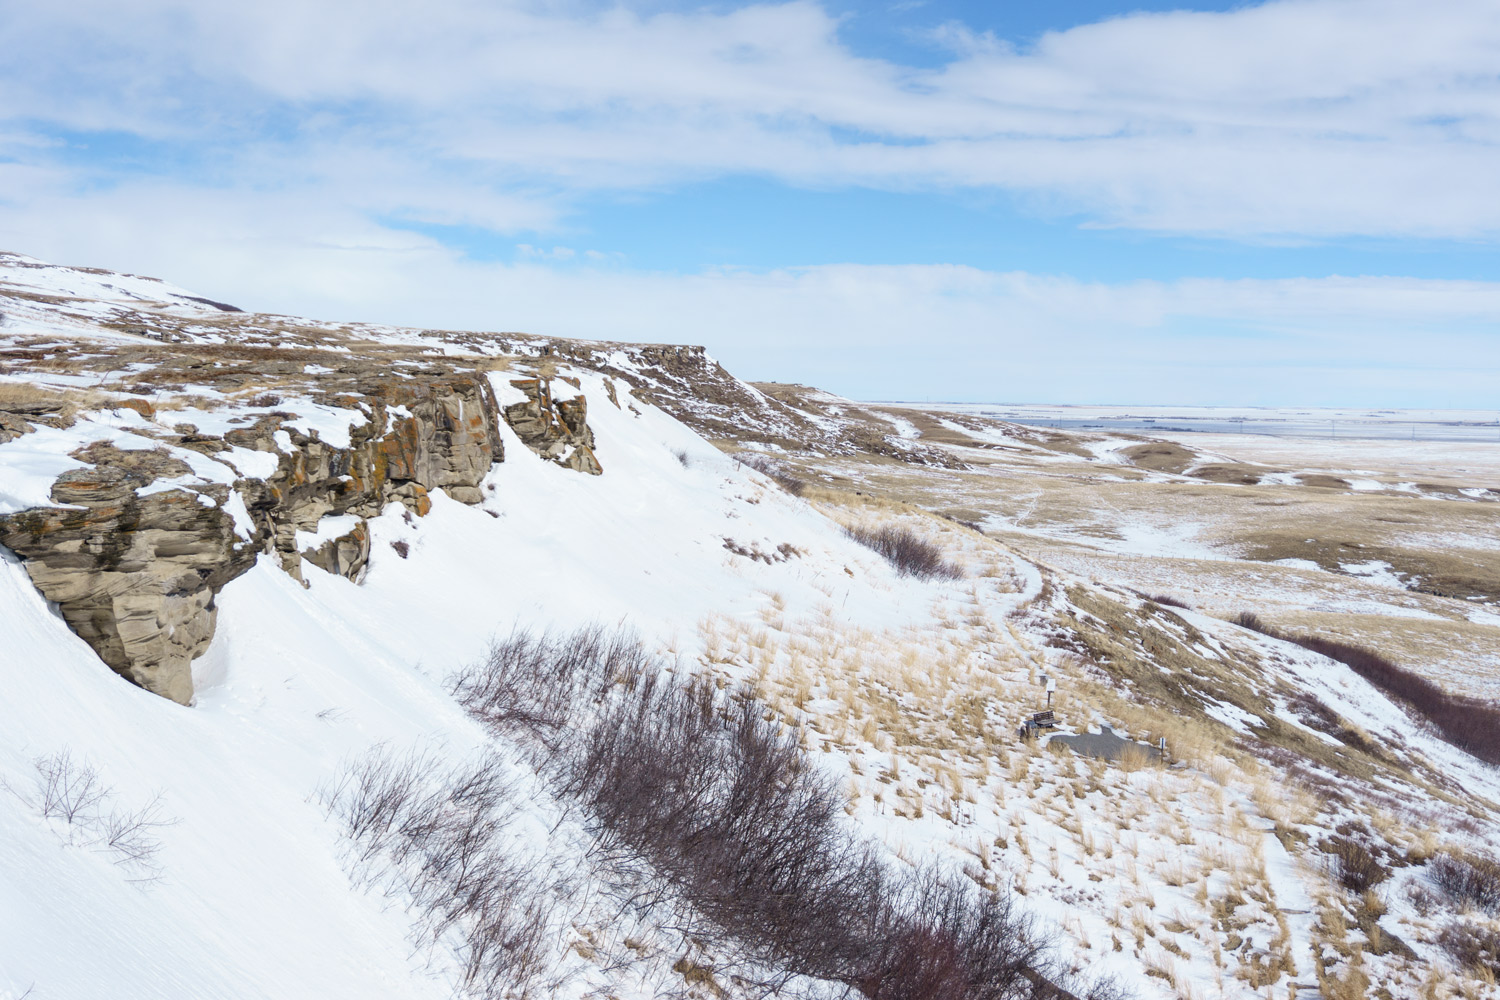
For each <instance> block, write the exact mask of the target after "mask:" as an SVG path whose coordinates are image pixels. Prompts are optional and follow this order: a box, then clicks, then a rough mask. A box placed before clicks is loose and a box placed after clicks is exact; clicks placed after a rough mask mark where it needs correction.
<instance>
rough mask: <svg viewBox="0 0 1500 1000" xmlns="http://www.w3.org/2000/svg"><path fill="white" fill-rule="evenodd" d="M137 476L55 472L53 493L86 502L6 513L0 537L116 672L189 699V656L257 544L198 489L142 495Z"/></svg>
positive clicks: (197, 650) (200, 646) (204, 639)
mask: <svg viewBox="0 0 1500 1000" xmlns="http://www.w3.org/2000/svg"><path fill="white" fill-rule="evenodd" d="M138 481H139V477H138V476H137V475H136V474H133V473H131V472H129V471H127V470H123V469H117V468H111V467H104V468H101V469H77V470H74V471H72V472H68V473H65V474H64V475H63V476H61V477H59V479H58V482H57V484H56V485H55V486H54V487H53V499H54V500H57V501H58V502H60V503H75V504H80V505H82V506H81V508H80V507H74V508H55V507H38V508H33V509H31V510H26V511H21V512H20V513H16V514H10V515H7V516H0V544H3V545H5V546H6V547H7V548H9V549H11V550H12V551H14V552H15V553H16V554H17V555H19V556H20V557H21V558H22V559H23V560H24V563H23V565H24V566H25V567H26V571H27V573H28V574H29V575H30V576H31V580H32V582H33V583H34V584H35V585H36V587H37V589H38V590H40V591H41V592H42V594H43V595H44V596H45V597H46V598H47V599H48V600H49V601H54V602H56V603H57V605H58V609H59V611H60V612H61V614H62V617H63V620H64V621H66V622H67V623H68V626H69V627H70V628H71V629H72V630H73V631H74V632H75V633H76V634H77V635H78V637H79V638H81V639H83V640H84V641H85V642H87V643H88V644H89V645H90V646H92V647H93V649H94V651H95V652H97V653H98V654H99V657H100V659H102V660H103V661H104V662H105V663H106V664H108V665H109V666H110V667H111V668H113V669H114V670H115V671H116V672H118V673H120V674H122V675H124V676H125V677H127V678H128V679H130V680H132V681H134V682H135V683H136V684H139V685H140V686H141V687H143V688H145V689H146V690H148V691H152V692H155V693H156V694H159V695H162V696H163V697H166V698H170V699H172V700H173V701H176V702H179V703H181V704H184V705H185V704H188V703H189V702H190V701H191V699H192V696H193V678H192V669H191V663H192V661H193V659H194V658H195V657H197V656H199V655H201V654H202V653H203V652H204V651H205V650H206V649H207V648H208V642H209V640H210V639H211V638H212V636H213V631H214V618H215V608H214V595H215V594H216V593H217V592H218V590H219V588H220V587H222V586H223V585H224V584H225V583H226V582H228V581H229V580H230V579H232V578H233V577H235V576H238V575H239V574H240V573H242V572H244V571H245V570H246V569H248V568H249V566H250V565H251V563H252V562H253V561H254V551H253V549H252V548H251V547H250V546H248V545H246V544H243V543H240V542H239V540H238V539H237V538H236V537H235V534H234V524H233V521H232V520H231V519H230V517H229V515H228V514H226V513H225V512H224V511H223V510H222V509H220V508H219V507H217V506H212V507H211V506H206V505H205V504H204V503H203V502H202V501H201V500H200V499H199V497H198V495H197V494H195V493H192V492H189V491H187V490H169V491H165V492H161V493H153V494H151V495H149V496H145V497H140V496H137V495H136V494H135V493H134V491H133V484H134V483H136V482H138Z"/></svg>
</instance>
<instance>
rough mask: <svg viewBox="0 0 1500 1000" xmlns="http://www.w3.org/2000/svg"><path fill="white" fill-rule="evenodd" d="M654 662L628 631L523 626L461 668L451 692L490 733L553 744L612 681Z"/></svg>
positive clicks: (597, 627) (624, 679)
mask: <svg viewBox="0 0 1500 1000" xmlns="http://www.w3.org/2000/svg"><path fill="white" fill-rule="evenodd" d="M651 665H652V664H651V661H650V657H648V656H647V655H646V653H645V651H644V650H643V649H641V645H640V642H639V641H638V640H637V639H636V638H635V636H634V635H632V634H630V633H628V632H625V631H616V632H608V631H606V630H605V628H604V627H603V626H601V625H592V626H588V627H586V628H582V629H579V630H577V631H575V632H572V633H568V634H565V635H556V634H553V633H550V632H544V633H541V634H537V633H533V632H531V631H529V630H526V629H518V630H517V631H515V632H513V633H512V634H511V635H510V637H509V638H507V639H505V640H504V641H497V642H495V643H493V644H492V645H491V646H490V649H489V651H488V652H487V653H486V654H485V656H484V658H483V659H481V660H480V661H479V662H477V663H474V664H471V665H470V666H468V667H466V668H464V669H463V670H461V671H459V672H458V673H457V674H455V675H454V676H453V678H452V679H451V680H450V681H449V690H451V691H452V692H453V695H454V696H455V697H456V698H457V699H458V700H459V702H460V703H461V704H462V705H463V706H464V708H465V709H467V710H468V712H469V714H471V715H473V716H474V717H475V718H477V719H479V720H480V721H481V722H483V723H484V724H485V725H486V726H488V727H489V728H490V729H491V730H492V731H495V732H496V733H499V734H501V735H507V736H516V735H528V736H531V737H534V738H538V739H541V740H542V741H543V742H544V743H547V744H548V745H553V744H555V743H557V742H558V737H559V735H560V733H561V730H563V728H564V727H565V726H567V725H568V724H569V723H572V722H577V721H578V715H579V713H580V712H581V710H582V709H584V708H585V707H586V706H590V705H592V704H593V703H594V702H595V701H597V699H598V698H600V697H601V696H602V695H603V693H604V691H605V689H606V688H608V686H609V685H610V684H612V683H618V682H624V681H628V680H631V679H633V678H635V677H637V676H638V675H639V674H641V673H642V672H644V671H645V670H646V669H647V667H649V666H651Z"/></svg>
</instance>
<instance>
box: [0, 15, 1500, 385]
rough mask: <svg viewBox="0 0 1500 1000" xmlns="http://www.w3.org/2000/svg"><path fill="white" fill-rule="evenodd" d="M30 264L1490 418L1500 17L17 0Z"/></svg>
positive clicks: (294, 303) (2, 146) (12, 122)
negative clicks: (1484, 412)
mask: <svg viewBox="0 0 1500 1000" xmlns="http://www.w3.org/2000/svg"><path fill="white" fill-rule="evenodd" d="M0 41H3V42H4V51H5V53H6V54H5V56H4V57H3V59H0V249H7V250H12V251H18V252H21V253H26V254H30V255H32V256H35V257H40V258H43V259H46V260H50V261H53V262H56V263H65V264H78V265H90V266H98V267H107V268H111V269H117V270H125V271H130V272H133V273H139V274H148V275H153V276H156V277H161V278H165V279H167V280H170V281H172V282H174V283H176V284H179V285H183V286H186V287H189V288H192V289H194V290H195V291H196V292H198V293H199V294H203V295H206V296H209V297H212V298H215V299H220V300H227V301H230V302H234V303H236V304H238V305H240V306H242V307H244V308H247V309H254V310H260V311H267V312H285V313H293V314H298V315H308V316H313V317H317V318H325V319H340V320H367V321H376V322H390V323H400V324H406V325H415V326H424V327H449V328H467V329H478V330H504V331H526V332H531V333H536V334H543V335H552V336H563V337H586V338H594V339H604V340H630V341H664V342H673V343H697V344H704V345H706V346H707V347H708V348H709V350H710V351H711V352H712V353H713V354H714V355H715V356H716V357H718V358H719V359H720V360H722V361H723V362H724V364H725V365H726V366H727V367H729V368H730V370H731V371H733V372H734V373H735V374H737V375H740V376H741V377H744V378H749V379H756V380H774V381H795V382H804V383H808V384H814V385H819V386H822V387H824V388H827V389H830V390H832V391H835V392H839V393H842V394H845V395H849V396H852V397H855V398H861V399H913V400H923V399H926V400H954V401H969V402H1052V403H1158V404H1172V403H1195V404H1213V403H1222V404H1225V405H1268V406H1316V405H1329V406H1369V407H1398V406H1422V407H1445V406H1451V407H1466V408H1485V407H1494V408H1500V246H1497V240H1500V4H1497V3H1496V2H1495V0H1275V2H1270V3H1263V4H1233V5H1231V4H1223V3H1201V4H1187V5H1182V4H1156V3H1151V2H1146V3H1139V4H1133V3H1125V4H1121V3H1113V2H1107V0H1054V2H1028V3H1020V2H1015V0H990V2H974V3H970V2H961V0H900V2H869V3H856V2H852V0H823V2H810V0H798V2H790V3H763V4H742V3H731V2H708V3H697V4H686V5H684V4H677V3H669V2H665V0H640V2H635V3H630V2H625V3H618V4H615V3H598V2H593V0H556V2H547V0H537V2H508V0H426V2H424V3H422V4H414V3H403V2H399V0H365V2H362V3H354V2H349V0H340V2H335V0H258V2H256V3H253V4H247V3H243V2H235V3H229V2H219V0H110V2H104V0H69V2H68V3H66V4H60V3H54V4H37V3H28V2H22V0H0Z"/></svg>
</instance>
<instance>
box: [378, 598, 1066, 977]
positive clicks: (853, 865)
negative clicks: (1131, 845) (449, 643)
mask: <svg viewBox="0 0 1500 1000" xmlns="http://www.w3.org/2000/svg"><path fill="white" fill-rule="evenodd" d="M453 690H454V692H455V694H457V696H458V697H459V698H460V700H461V701H463V703H464V704H465V705H466V706H467V707H468V708H469V710H470V712H472V713H473V714H474V715H475V716H476V718H479V719H481V720H482V721H484V722H485V723H486V724H487V725H488V726H490V727H491V729H492V730H494V731H496V732H500V733H506V734H509V735H511V736H517V735H520V736H526V737H532V738H533V739H532V740H531V741H530V742H531V745H532V746H533V748H534V749H535V750H536V751H537V754H536V759H537V761H538V763H539V766H540V767H541V769H542V772H543V774H544V775H547V776H549V779H550V780H551V781H553V782H554V783H555V786H556V787H557V789H558V791H559V793H560V794H561V795H562V796H564V797H565V798H566V799H569V800H571V801H573V802H576V803H577V804H579V805H580V806H582V808H583V811H584V813H585V814H586V815H587V816H588V817H589V819H590V825H591V827H592V829H593V830H594V833H595V836H596V842H595V846H594V848H593V852H592V856H593V859H594V862H595V864H596V865H597V867H598V869H599V874H600V878H601V880H602V881H603V882H604V883H605V884H606V885H607V886H609V888H610V891H611V894H612V896H613V897H614V898H615V899H616V900H617V901H618V902H619V904H620V905H621V906H622V907H623V908H635V909H638V908H641V907H648V908H650V907H655V908H657V909H658V910H661V909H662V908H665V909H666V910H669V911H670V914H671V915H670V925H671V926H673V927H675V928H676V929H678V930H679V931H680V932H681V933H683V934H684V935H685V936H686V937H688V938H689V939H691V940H694V941H696V942H699V943H701V944H705V945H707V946H711V947H716V948H717V949H718V950H720V951H725V952H733V953H735V954H738V955H740V956H742V961H743V962H744V965H743V967H742V968H740V969H739V970H738V971H737V973H736V974H737V975H738V976H739V978H740V979H741V980H742V981H744V982H747V983H748V982H753V983H756V984H758V985H759V987H760V988H762V989H765V990H768V991H772V992H774V991H776V990H778V989H780V988H781V987H782V986H783V985H784V984H785V982H786V980H787V978H788V977H790V976H792V975H808V976H812V977H815V978H818V979H823V980H831V981H835V982H841V983H844V984H846V985H847V986H848V987H850V988H851V989H860V990H863V991H866V992H869V991H871V990H874V991H875V992H869V995H870V996H872V997H874V998H876V1000H905V998H907V997H911V998H915V997H939V998H941V997H946V996H952V997H961V998H969V997H973V998H984V1000H989V998H995V1000H1000V998H1008V997H1021V996H1027V995H1030V994H1031V992H1032V991H1034V989H1035V982H1036V980H1037V979H1038V973H1037V971H1036V969H1037V967H1038V965H1039V956H1040V955H1041V952H1042V948H1041V945H1040V944H1039V943H1038V942H1037V938H1036V935H1035V934H1034V932H1033V929H1032V927H1031V925H1030V923H1029V921H1027V920H1025V919H1023V918H1021V917H1019V916H1018V915H1016V914H1014V913H1012V912H1011V910H1010V907H1009V903H1008V900H1007V899H1006V898H1004V897H1000V896H996V895H994V894H987V893H983V892H980V891H979V890H978V889H977V887H974V886H972V885H970V884H969V883H968V882H967V881H966V880H964V879H960V878H950V879H944V878H941V877H939V876H937V875H936V874H932V873H928V874H925V875H922V876H920V877H913V876H899V875H896V874H892V872H891V870H889V869H888V867H887V865H886V863H885V862H884V861H883V860H882V856H881V854H880V853H879V852H878V851H877V850H876V849H875V847H874V846H873V845H872V844H871V843H869V842H867V841H864V840H862V839H860V838H858V837H856V836H855V835H854V834H853V832H852V831H851V830H850V829H849V828H848V827H847V826H846V825H845V823H844V822H843V821H842V815H843V809H844V805H845V801H844V798H843V796H842V794H841V793H840V792H839V790H838V788H837V786H836V784H835V783H834V782H833V781H832V780H831V779H830V778H828V777H826V776H824V775H822V774H821V773H820V772H819V771H818V770H817V768H816V767H815V766H814V764H813V763H812V761H811V760H810V758H809V757H808V756H807V754H806V753H805V752H804V751H803V750H802V748H801V740H800V734H799V733H798V732H796V731H795V730H792V729H788V728H786V727H784V726H782V725H781V724H780V723H779V722H778V721H776V718H775V716H774V714H773V713H772V712H770V711H769V709H768V708H767V706H765V705H764V704H762V703H761V702H759V701H757V700H755V699H754V698H753V697H750V696H749V695H748V694H747V693H746V692H743V691H734V690H720V689H718V688H716V687H715V685H714V684H713V683H712V682H711V681H710V680H708V679H699V680H696V681H692V682H689V683H681V682H677V681H674V680H671V679H670V678H669V676H668V675H667V674H666V673H665V672H664V671H663V670H662V668H661V665H660V664H657V663H655V662H653V661H652V660H651V658H650V657H648V656H646V654H645V653H644V652H643V651H642V650H641V648H640V645H639V643H638V642H637V641H636V640H635V639H634V638H633V637H631V636H629V635H622V634H619V633H615V634H612V635H611V634H607V633H605V632H604V631H603V630H602V629H600V628H597V627H595V628H590V629H584V630H582V631H580V632H577V633H573V634H572V635H566V636H554V635H541V636H537V635H534V634H532V633H528V632H524V631H523V632H518V633H516V634H515V635H513V636H512V637H511V638H510V639H508V640H506V641H504V642H499V643H496V644H495V646H494V647H493V648H492V649H491V651H490V653H489V655H488V656H487V657H486V658H485V659H484V660H483V661H481V662H480V663H478V664H475V665H474V666H472V667H470V668H468V669H467V670H465V671H463V672H462V673H461V674H460V675H459V676H458V677H456V678H455V679H454V682H453ZM413 780H415V779H414V778H413V777H409V776H408V775H407V774H406V773H405V772H402V771H400V770H399V769H398V770H397V771H396V772H395V773H393V774H391V775H390V776H389V780H388V781H387V782H384V783H379V782H377V783H375V784H374V785H372V791H373V792H374V793H375V794H374V798H373V801H374V803H375V805H376V806H378V805H379V804H380V803H382V802H384V801H385V800H386V799H388V798H390V797H391V792H390V791H388V790H387V787H386V786H387V785H389V786H390V787H391V788H392V789H394V790H395V791H396V792H397V793H398V794H397V797H398V798H399V797H401V796H402V795H404V794H405V793H404V789H405V788H406V787H407V785H408V784H409V783H410V782H411V781H413ZM366 811H367V812H371V813H373V814H376V815H383V813H384V811H385V810H384V808H383V807H381V808H373V807H372V808H370V809H367V810H366ZM382 824H383V821H382ZM382 824H377V826H379V827H380V828H383V825H382ZM766 970H772V971H769V972H768V971H766Z"/></svg>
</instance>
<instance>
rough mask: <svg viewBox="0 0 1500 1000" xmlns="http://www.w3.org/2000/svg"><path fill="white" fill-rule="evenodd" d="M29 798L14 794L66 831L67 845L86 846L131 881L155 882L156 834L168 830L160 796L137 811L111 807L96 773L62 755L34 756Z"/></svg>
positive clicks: (112, 795)
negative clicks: (105, 857) (33, 787)
mask: <svg viewBox="0 0 1500 1000" xmlns="http://www.w3.org/2000/svg"><path fill="white" fill-rule="evenodd" d="M32 763H33V766H34V767H35V768H36V790H35V794H34V795H33V796H30V797H28V796H26V795H19V796H18V797H19V798H21V799H22V801H26V802H29V803H30V804H31V805H32V806H33V807H34V808H35V809H36V810H37V811H38V812H39V813H41V815H42V816H44V817H45V818H47V819H51V820H56V821H58V822H60V823H63V824H65V825H66V827H67V840H68V842H69V843H74V844H78V845H80V846H83V847H90V848H93V849H95V850H98V851H101V852H103V853H105V854H108V855H109V856H110V860H111V861H112V862H113V863H114V864H116V865H119V866H120V867H121V868H124V869H125V870H127V871H128V872H130V873H131V874H132V876H134V877H133V878H131V881H133V882H154V881H156V880H157V879H159V878H160V877H161V874H162V867H161V864H160V854H161V840H160V838H159V837H158V836H157V831H159V830H160V829H161V828H162V827H165V826H171V825H172V824H173V823H174V822H175V820H173V819H170V818H168V817H167V816H166V815H165V811H164V810H163V808H162V800H161V796H160V795H157V796H156V797H154V798H152V799H151V800H150V801H149V802H147V803H146V805H145V806H143V807H142V808H139V809H128V808H125V807H122V806H119V805H117V804H115V792H114V789H112V788H110V787H109V786H108V785H106V784H105V783H104V781H103V779H102V778H101V776H100V774H99V770H98V768H96V767H94V765H93V764H91V763H89V762H88V761H79V760H75V759H74V758H73V755H72V754H71V753H70V752H69V751H67V750H61V751H58V752H57V753H53V754H48V755H47V756H45V757H38V758H36V760H34V761H33V762H32Z"/></svg>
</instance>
